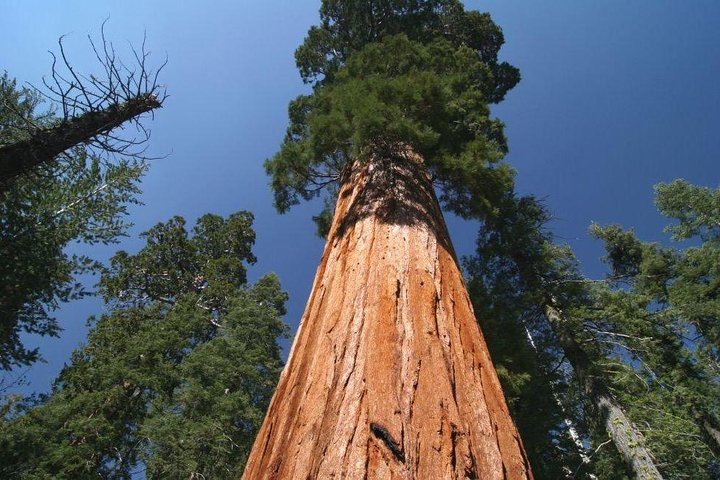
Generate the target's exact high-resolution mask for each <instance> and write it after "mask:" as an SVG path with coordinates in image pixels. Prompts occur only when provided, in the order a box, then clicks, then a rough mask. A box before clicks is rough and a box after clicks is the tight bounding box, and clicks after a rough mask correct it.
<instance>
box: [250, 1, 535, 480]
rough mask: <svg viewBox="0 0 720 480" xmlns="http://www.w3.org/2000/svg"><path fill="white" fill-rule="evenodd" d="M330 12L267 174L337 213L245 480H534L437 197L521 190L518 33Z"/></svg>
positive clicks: (386, 13) (453, 12)
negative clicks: (513, 110) (511, 123)
mask: <svg viewBox="0 0 720 480" xmlns="http://www.w3.org/2000/svg"><path fill="white" fill-rule="evenodd" d="M321 19H322V22H321V24H320V25H319V26H317V27H313V28H312V29H311V30H310V32H309V34H308V37H307V38H306V40H305V42H304V44H303V45H302V46H301V47H300V48H299V49H298V50H297V52H296V58H297V61H298V66H299V68H300V71H301V74H302V75H303V78H304V79H305V80H306V81H308V82H310V83H311V84H312V85H313V92H312V94H311V95H307V96H301V97H299V98H297V99H296V100H294V101H293V102H292V103H291V104H290V109H289V110H290V127H289V128H288V133H287V136H286V139H285V141H284V143H283V144H282V147H281V149H280V151H279V153H278V154H277V155H276V156H275V157H273V158H272V159H271V160H269V161H268V162H267V169H268V172H269V173H270V174H271V175H272V185H273V187H274V190H275V194H276V204H277V207H278V208H279V209H280V210H281V211H282V210H285V209H287V208H288V207H290V206H291V205H292V204H293V203H296V202H298V201H299V200H300V199H302V198H305V199H309V198H312V197H313V196H315V195H318V194H320V192H321V191H322V189H323V187H325V186H329V187H330V192H331V193H333V192H337V204H336V207H335V211H334V215H333V216H332V222H331V223H330V228H329V232H328V236H327V243H326V247H325V251H324V253H323V257H322V260H321V263H320V267H319V269H318V272H317V275H316V278H315V283H314V285H313V290H312V293H311V296H310V299H309V302H308V305H307V308H306V311H305V314H304V316H303V319H302V321H301V325H300V329H299V331H298V334H297V337H296V339H295V343H294V345H293V348H292V351H291V353H290V357H289V360H288V365H287V367H286V369H285V371H284V373H283V375H282V377H281V380H280V383H279V385H278V389H277V391H276V393H275V396H274V397H273V400H272V402H271V405H270V407H269V410H268V413H267V416H266V419H265V421H264V423H263V426H262V427H261V430H260V433H259V435H258V438H257V439H256V442H255V445H254V447H253V450H252V452H251V454H250V457H249V459H248V465H247V468H246V470H245V478H330V477H338V478H340V477H342V478H368V477H371V478H483V479H492V478H517V479H520V478H531V477H532V474H531V472H530V467H529V465H528V462H527V459H526V456H525V453H524V450H523V447H522V444H521V441H520V438H519V436H518V433H517V431H516V429H515V426H514V424H513V422H512V420H511V419H510V416H509V413H508V409H507V406H506V403H505V400H504V398H503V394H502V391H501V389H500V385H499V382H498V379H497V375H496V373H495V370H494V368H493V365H492V362H491V360H490V357H489V354H488V352H487V348H486V346H485V342H484V340H483V337H482V334H481V333H480V331H479V329H478V326H477V323H476V321H475V317H474V315H473V311H472V307H471V305H470V301H469V298H468V295H467V292H466V290H465V286H464V283H463V280H462V276H461V273H460V270H459V268H458V265H457V261H456V258H455V255H454V252H453V249H452V246H451V243H450V239H449V237H448V233H447V230H446V227H445V224H444V221H443V218H442V213H441V210H440V205H439V203H438V200H437V199H436V196H435V190H434V188H433V187H434V185H438V186H440V187H441V192H442V195H441V200H442V201H443V203H444V204H445V205H446V206H447V207H449V208H450V209H452V210H453V211H456V212H458V213H461V214H463V215H466V216H475V215H481V214H484V213H487V212H489V211H491V210H492V206H493V204H494V201H495V199H496V198H497V197H499V196H500V195H501V194H502V192H504V191H505V190H507V188H508V187H509V185H510V184H511V182H512V173H511V170H510V169H509V168H508V167H507V166H505V165H503V164H502V163H500V160H501V158H502V156H503V154H504V152H505V150H506V146H505V140H504V136H503V132H502V124H501V123H500V122H499V121H498V120H495V119H492V118H491V117H490V112H489V104H491V103H494V102H497V101H500V100H501V99H502V98H503V96H504V95H505V93H506V92H507V91H508V90H509V89H510V88H512V87H513V86H514V85H515V83H516V82H517V81H518V78H519V75H518V72H517V70H516V69H515V68H513V67H512V66H510V65H508V64H506V63H499V62H498V61H497V54H498V50H499V48H500V46H501V45H502V43H503V37H502V33H501V31H500V29H499V28H498V27H497V26H496V25H495V24H494V23H493V22H492V21H491V19H490V17H489V16H488V15H486V14H481V13H478V12H467V11H465V10H464V8H463V6H462V4H461V3H460V2H458V1H455V0H432V1H409V0H408V1H389V0H385V1H376V2H367V1H336V0H326V1H324V2H323V4H322V8H321ZM331 198H332V197H331ZM329 217H330V212H325V215H321V216H320V217H319V219H321V220H323V219H324V220H327V219H328V218H329Z"/></svg>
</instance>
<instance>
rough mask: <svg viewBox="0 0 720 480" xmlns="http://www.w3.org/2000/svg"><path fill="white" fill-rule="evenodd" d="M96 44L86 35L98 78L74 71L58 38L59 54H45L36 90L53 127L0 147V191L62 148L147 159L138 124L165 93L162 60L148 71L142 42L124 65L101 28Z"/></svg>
mask: <svg viewBox="0 0 720 480" xmlns="http://www.w3.org/2000/svg"><path fill="white" fill-rule="evenodd" d="M106 22H107V20H106V21H105V22H103V24H102V27H101V29H100V41H101V43H100V44H98V43H96V42H95V41H94V40H93V39H92V37H91V36H88V39H89V42H90V45H91V47H92V50H93V53H94V54H95V58H96V59H97V61H98V63H99V64H100V67H101V70H102V72H103V73H102V76H103V78H98V77H96V76H95V75H92V74H90V75H82V74H80V73H78V72H76V70H75V68H74V67H73V66H72V62H71V60H70V58H69V56H68V54H67V51H66V48H65V45H64V43H63V40H64V38H65V37H64V36H62V37H60V38H59V39H58V45H59V50H60V52H59V55H56V54H54V53H52V52H50V55H51V56H52V68H51V74H50V78H49V79H48V78H43V85H44V87H45V88H44V89H43V90H38V91H39V92H40V93H41V94H42V95H43V96H44V97H45V98H47V99H49V100H50V101H51V102H52V103H53V105H57V104H59V105H60V108H61V109H62V118H61V120H60V122H59V123H57V124H54V125H52V126H50V127H46V128H37V127H36V126H34V125H32V124H30V123H28V126H27V132H28V134H29V135H27V138H25V139H24V140H22V141H18V142H16V143H13V144H9V145H3V146H0V192H2V191H3V190H5V189H7V188H8V186H9V185H10V184H11V183H12V182H13V181H14V180H15V179H16V178H17V177H19V176H21V175H27V174H36V173H38V172H39V171H40V170H41V169H42V168H43V166H44V165H48V164H51V163H52V162H53V161H54V160H55V159H57V158H58V156H60V155H61V154H62V153H63V152H65V151H67V150H68V149H70V148H72V147H75V146H78V145H85V146H86V147H87V148H88V149H90V150H91V151H92V153H94V154H96V155H99V156H102V157H103V158H106V159H111V158H113V157H115V156H117V155H122V156H123V157H130V158H134V159H137V160H149V157H147V156H146V155H145V152H146V148H147V142H148V140H149V138H150V131H149V130H148V129H147V127H145V126H144V125H143V124H142V122H141V119H142V117H143V114H146V113H152V112H153V111H154V110H156V109H158V108H160V107H162V104H163V102H164V101H165V99H166V98H167V94H166V92H165V89H164V87H163V86H162V85H160V84H159V83H158V75H159V74H160V72H161V71H162V69H163V68H164V67H165V65H166V64H167V57H166V58H165V60H164V62H163V63H162V64H161V65H160V66H159V67H158V68H157V69H154V70H153V69H150V68H149V66H148V58H149V57H150V52H148V50H147V47H146V42H147V37H146V36H143V41H142V44H141V47H140V49H139V50H137V49H135V48H134V47H132V45H131V46H130V50H131V52H132V60H133V63H132V64H130V65H129V66H128V65H125V64H124V63H123V62H122V61H121V60H120V59H119V58H118V57H117V55H116V52H115V48H114V47H113V45H112V43H111V42H109V41H108V40H107V38H106V37H105V24H106ZM127 123H129V124H131V125H133V126H134V127H135V131H136V133H135V134H128V133H127V132H126V131H123V132H122V133H117V130H118V127H121V126H122V125H124V124H127Z"/></svg>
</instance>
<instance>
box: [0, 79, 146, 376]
mask: <svg viewBox="0 0 720 480" xmlns="http://www.w3.org/2000/svg"><path fill="white" fill-rule="evenodd" d="M41 100H42V99H41V96H40V94H39V93H38V92H37V91H35V90H33V89H30V88H26V87H18V86H17V84H16V81H15V80H13V79H11V78H10V77H9V76H8V75H7V74H5V75H3V76H1V77H0V146H3V145H14V144H17V142H19V141H22V140H23V139H25V138H27V136H28V131H27V125H28V124H31V125H34V126H35V127H36V128H38V129H41V130H42V129H44V128H52V127H51V126H52V125H54V124H55V123H56V121H57V118H56V117H55V116H54V115H52V114H51V113H41V112H40V111H39V106H40V104H41ZM145 170H146V165H145V164H144V163H143V162H142V161H139V160H133V159H121V160H119V161H116V162H112V163H108V162H105V161H103V160H102V159H101V158H100V156H99V155H98V154H97V152H95V153H94V152H92V151H89V150H88V149H86V148H84V147H75V148H73V149H70V150H69V151H68V152H66V154H64V155H63V156H62V157H61V158H57V159H56V161H54V162H50V163H45V164H44V165H43V166H42V168H41V169H35V171H34V175H33V176H22V177H18V178H14V180H13V182H12V183H11V184H9V185H6V186H5V187H3V188H2V189H0V258H2V262H0V369H2V370H8V369H11V368H13V367H15V366H18V365H29V364H31V363H33V362H34V361H36V360H37V359H38V358H39V353H40V352H39V351H38V350H37V349H27V348H26V347H25V346H24V345H23V344H22V341H21V340H20V335H21V334H22V333H23V332H25V333H32V334H39V335H57V334H58V333H59V331H60V327H59V325H58V324H57V323H56V321H55V319H54V317H53V314H52V312H53V310H55V309H56V308H57V307H58V305H59V304H60V303H62V302H67V301H70V300H73V299H76V298H80V297H82V296H83V295H86V294H87V291H86V290H85V288H83V286H82V285H81V284H79V283H78V282H77V281H76V280H75V275H76V274H78V273H83V272H88V271H96V270H97V264H96V263H95V262H94V261H93V260H91V259H90V258H88V257H87V256H82V255H71V254H68V253H67V252H66V251H65V247H66V246H67V245H68V244H69V243H70V242H71V241H73V240H75V241H79V242H83V243H85V244H96V243H105V244H107V243H111V242H113V241H115V240H116V239H117V237H118V236H120V235H121V234H122V233H123V232H124V231H125V229H126V227H127V226H128V222H127V221H126V219H125V214H126V212H127V208H128V206H129V205H132V204H135V203H137V202H138V200H137V196H138V194H139V192H140V191H139V188H138V184H139V182H140V178H141V177H142V175H143V174H144V172H145Z"/></svg>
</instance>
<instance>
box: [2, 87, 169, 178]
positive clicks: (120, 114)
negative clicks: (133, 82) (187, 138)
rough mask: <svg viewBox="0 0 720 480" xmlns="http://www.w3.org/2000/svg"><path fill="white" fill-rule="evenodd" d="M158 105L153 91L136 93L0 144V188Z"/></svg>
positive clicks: (158, 102)
mask: <svg viewBox="0 0 720 480" xmlns="http://www.w3.org/2000/svg"><path fill="white" fill-rule="evenodd" d="M160 105H161V104H160V101H159V100H158V99H157V98H156V97H155V95H153V94H144V95H139V96H137V97H134V98H131V99H129V100H128V101H127V102H125V103H121V104H112V105H109V106H108V107H107V108H105V109H103V110H94V111H89V112H86V113H84V114H82V115H80V116H77V117H74V118H70V119H69V120H66V121H63V122H62V123H60V124H58V125H57V126H55V127H51V128H47V129H43V130H38V131H36V132H35V133H33V135H32V136H31V137H30V138H28V139H27V140H22V141H19V142H16V143H11V144H9V145H6V146H3V147H0V191H2V190H4V189H5V188H7V185H8V184H9V182H10V181H11V180H12V179H14V178H15V177H17V176H18V175H21V174H23V173H28V172H30V171H32V170H33V169H34V168H35V167H37V166H39V165H41V164H44V163H47V162H49V161H51V160H53V159H54V158H55V157H57V156H58V155H60V154H61V153H62V152H64V151H65V150H67V149H69V148H71V147H74V146H75V145H80V144H82V143H86V142H88V141H90V140H91V139H92V138H94V137H95V136H97V135H101V134H103V133H107V132H109V131H110V130H112V129H114V128H116V127H118V126H120V125H121V124H123V123H125V122H127V121H128V120H130V119H132V118H135V117H137V116H138V115H141V114H143V113H145V112H149V111H150V110H154V109H156V108H159V107H160Z"/></svg>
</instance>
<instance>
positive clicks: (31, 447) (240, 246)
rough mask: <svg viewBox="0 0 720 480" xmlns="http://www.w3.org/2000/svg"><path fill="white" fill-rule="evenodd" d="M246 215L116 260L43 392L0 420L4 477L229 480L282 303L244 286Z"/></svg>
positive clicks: (272, 351) (206, 223)
mask: <svg viewBox="0 0 720 480" xmlns="http://www.w3.org/2000/svg"><path fill="white" fill-rule="evenodd" d="M251 224H252V215H251V214H250V213H248V212H238V213H235V214H232V215H230V216H229V217H227V218H222V217H219V216H216V215H204V216H203V217H201V218H200V219H199V220H198V222H197V224H196V226H195V227H194V228H193V230H192V233H190V232H188V231H187V229H186V228H185V222H184V220H183V219H182V218H180V217H175V218H173V219H172V220H170V221H168V222H166V223H161V224H158V225H156V226H155V227H153V228H152V229H150V230H149V231H148V232H146V233H145V234H144V238H145V240H146V245H145V247H144V248H142V249H141V250H140V251H139V252H138V253H136V254H128V253H126V252H122V251H121V252H118V253H117V254H116V255H115V256H114V257H113V258H112V264H111V266H110V269H109V270H108V271H107V272H106V273H105V274H104V275H103V277H102V280H101V290H102V294H103V296H104V298H105V300H106V302H107V304H108V307H109V308H110V310H109V312H107V313H106V314H103V315H102V316H100V317H99V318H97V319H92V323H93V328H92V330H91V332H90V334H89V338H88V341H87V343H86V344H85V345H84V346H83V347H81V348H80V349H78V350H76V351H75V352H74V353H73V356H72V359H71V362H70V364H69V365H68V366H66V367H65V368H64V369H63V371H62V372H61V374H60V376H59V378H58V379H57V381H56V382H55V385H54V387H53V391H52V393H51V394H50V395H49V396H47V397H41V398H39V399H36V400H35V401H26V402H24V403H20V404H16V405H14V406H13V407H12V409H11V410H10V411H9V412H8V413H7V415H6V416H5V418H4V419H0V474H1V475H2V477H3V478H20V479H34V478H58V479H61V478H68V479H69V478H73V479H90V478H109V479H127V478H131V477H132V475H133V472H135V473H138V472H140V471H144V473H145V477H146V478H203V477H205V478H232V477H233V476H239V475H240V473H241V472H242V468H243V466H244V461H245V458H246V456H247V452H248V450H249V448H250V445H251V443H252V440H253V438H254V436H255V432H256V430H257V427H258V426H259V423H260V421H261V420H262V415H263V413H264V411H265V408H266V407H267V403H268V401H269V399H270V395H271V394H272V391H273V389H274V387H275V384H276V382H277V377H278V375H279V372H280V368H281V366H282V362H281V360H280V348H279V346H278V344H277V341H276V340H277V338H278V336H280V335H283V334H284V333H285V332H286V326H285V324H284V323H283V322H282V320H281V318H280V315H282V314H284V312H285V309H284V303H285V300H286V298H287V295H286V294H285V292H283V291H282V290H281V288H280V284H279V281H278V279H277V277H276V276H275V275H273V274H269V275H265V276H263V277H261V278H260V279H259V280H258V281H257V282H256V283H255V284H254V285H252V286H251V285H248V284H247V281H246V266H247V264H251V263H253V262H254V261H255V257H254V256H253V254H252V251H251V247H252V244H253V242H254V240H255V234H254V232H253V230H252V228H251Z"/></svg>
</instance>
